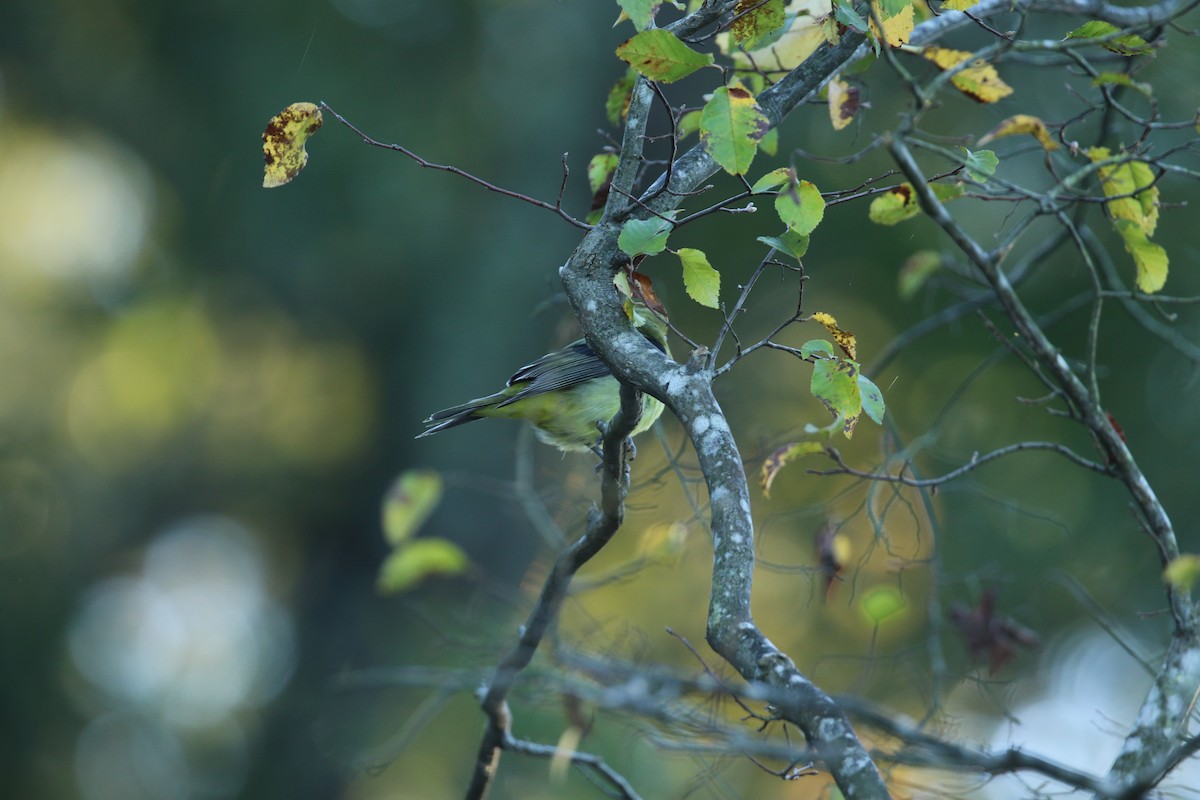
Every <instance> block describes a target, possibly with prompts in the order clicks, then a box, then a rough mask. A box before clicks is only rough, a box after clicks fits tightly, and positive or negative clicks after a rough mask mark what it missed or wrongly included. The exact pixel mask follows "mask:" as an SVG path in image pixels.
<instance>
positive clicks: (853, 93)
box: [829, 75, 859, 131]
mask: <svg viewBox="0 0 1200 800" xmlns="http://www.w3.org/2000/svg"><path fill="white" fill-rule="evenodd" d="M858 108H859V95H858V87H857V86H851V85H850V84H848V83H846V82H845V81H843V80H842V79H841V76H839V75H835V76H834V77H833V78H832V79H831V80H830V81H829V120H830V122H832V123H833V129H834V130H835V131H840V130H842V129H843V128H845V127H846V126H847V125H849V124H850V123H851V122H852V121H853V120H854V115H855V114H857V113H858Z"/></svg>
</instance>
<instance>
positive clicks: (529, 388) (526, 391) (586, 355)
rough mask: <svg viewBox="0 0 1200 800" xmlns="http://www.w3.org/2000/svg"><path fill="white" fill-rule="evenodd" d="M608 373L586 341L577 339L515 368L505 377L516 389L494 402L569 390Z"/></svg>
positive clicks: (503, 403)
mask: <svg viewBox="0 0 1200 800" xmlns="http://www.w3.org/2000/svg"><path fill="white" fill-rule="evenodd" d="M611 374H612V372H610V371H609V369H608V367H607V366H605V364H604V362H603V361H601V360H600V359H599V358H598V357H597V356H596V354H595V353H593V352H592V348H590V347H588V346H587V342H585V341H584V340H583V339H579V340H578V341H575V342H572V343H571V344H569V345H567V346H566V347H564V348H563V349H562V350H556V351H554V352H553V353H547V354H546V355H544V356H542V357H541V358H539V359H538V360H537V361H534V362H533V363H532V364H526V365H525V366H523V367H521V368H520V369H519V370H517V371H516V373H515V374H514V375H513V376H512V377H511V378H509V379H508V385H509V386H517V387H519V388H520V391H518V392H517V393H516V394H514V395H512V396H511V397H509V398H508V399H507V400H505V401H504V402H502V403H499V404H498V405H501V406H506V405H508V404H509V403H515V402H516V401H518V400H524V399H525V398H527V397H533V396H534V395H539V394H544V393H546V392H554V391H559V390H561V389H569V388H571V387H572V386H578V385H579V384H581V383H583V382H584V381H590V380H592V379H593V378H603V377H605V376H607V375H611Z"/></svg>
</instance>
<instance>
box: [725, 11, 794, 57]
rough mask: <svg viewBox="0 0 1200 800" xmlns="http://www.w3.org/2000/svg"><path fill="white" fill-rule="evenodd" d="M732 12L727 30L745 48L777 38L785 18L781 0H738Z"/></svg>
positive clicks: (756, 46)
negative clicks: (732, 18) (732, 16)
mask: <svg viewBox="0 0 1200 800" xmlns="http://www.w3.org/2000/svg"><path fill="white" fill-rule="evenodd" d="M733 14H734V20H733V24H731V25H730V26H729V32H730V33H731V34H732V35H733V40H734V41H735V42H736V43H737V44H738V45H740V46H741V47H744V48H745V49H747V50H757V49H758V48H760V47H763V46H764V45H767V44H770V43H771V41H772V40H775V39H778V38H779V34H780V32H781V31H782V29H783V23H784V20H785V19H786V16H785V15H784V13H783V0H765V2H764V0H738V4H737V6H736V7H735V8H734V9H733Z"/></svg>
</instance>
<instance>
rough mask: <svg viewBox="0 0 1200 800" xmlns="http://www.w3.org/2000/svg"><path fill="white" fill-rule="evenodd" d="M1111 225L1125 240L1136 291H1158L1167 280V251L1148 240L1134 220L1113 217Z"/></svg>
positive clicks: (1150, 292)
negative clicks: (1135, 281) (1131, 257)
mask: <svg viewBox="0 0 1200 800" xmlns="http://www.w3.org/2000/svg"><path fill="white" fill-rule="evenodd" d="M1113 227H1114V228H1115V229H1116V231H1117V233H1119V234H1120V235H1121V238H1122V239H1123V240H1125V251H1126V252H1127V253H1129V255H1131V256H1133V265H1134V266H1135V267H1136V268H1137V288H1138V291H1140V292H1145V293H1146V294H1154V293H1155V292H1157V291H1160V290H1161V289H1162V288H1163V286H1164V285H1165V284H1166V282H1167V267H1168V266H1169V259H1168V258H1167V251H1166V250H1164V249H1163V248H1162V247H1161V246H1159V245H1157V244H1155V243H1154V242H1152V241H1150V240H1149V239H1148V238H1147V237H1146V232H1145V231H1143V230H1142V228H1141V226H1139V225H1138V224H1137V223H1136V222H1131V221H1130V220H1127V219H1114V220H1113Z"/></svg>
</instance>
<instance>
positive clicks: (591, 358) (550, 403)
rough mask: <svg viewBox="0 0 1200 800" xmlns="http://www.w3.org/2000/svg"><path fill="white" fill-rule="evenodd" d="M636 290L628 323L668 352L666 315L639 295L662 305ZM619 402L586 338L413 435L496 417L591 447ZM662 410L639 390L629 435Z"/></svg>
mask: <svg viewBox="0 0 1200 800" xmlns="http://www.w3.org/2000/svg"><path fill="white" fill-rule="evenodd" d="M635 274H636V273H635ZM643 280H644V279H643ZM634 283H635V285H637V283H638V282H636V281H635V282H634ZM641 289H642V287H639V290H635V291H636V293H637V294H640V295H641V297H635V298H634V299H633V300H632V301H631V302H630V303H629V304H627V305H626V309H627V310H628V311H629V312H630V315H631V317H632V320H633V324H634V327H635V328H637V329H638V331H640V332H641V333H642V335H643V336H645V337H646V339H647V340H649V341H650V343H651V344H653V345H654V346H655V347H657V348H658V349H659V350H661V351H662V352H663V353H666V354H667V355H670V351H669V350H668V349H667V322H666V319H665V317H663V316H660V315H659V314H658V313H657V312H656V311H653V310H651V308H650V307H648V306H647V303H646V302H645V301H644V300H643V299H642V297H646V296H647V295H648V296H649V298H651V303H652V304H655V305H657V306H658V308H662V305H661V303H658V301H657V298H654V297H653V292H652V290H650V289H649V287H648V285H646V286H645V288H644V292H645V294H643V292H642V291H640V290H641ZM664 311H665V309H664ZM620 406H621V385H620V383H619V382H618V381H617V379H616V378H615V377H613V374H612V372H611V370H609V368H608V365H607V364H605V363H604V362H603V361H601V360H600V358H599V356H597V355H596V354H595V353H593V352H592V348H591V347H589V346H588V344H587V342H586V341H585V340H583V339H578V340H576V341H574V342H572V343H571V344H569V345H567V346H566V347H564V348H563V349H561V350H556V351H554V352H553V353H547V354H546V355H544V356H542V357H541V358H539V359H538V360H537V361H534V362H533V363H531V364H526V365H525V366H523V367H521V368H520V369H519V370H517V371H516V373H514V374H513V376H512V377H511V378H509V379H508V384H507V385H506V386H505V387H504V388H503V389H501V390H500V391H498V392H496V393H495V394H490V395H488V396H487V397H480V398H477V399H475V400H471V401H469V402H466V403H463V404H462V405H457V406H452V407H451V408H447V409H443V410H442V411H438V412H435V413H434V414H432V415H430V417H429V419H427V420H425V424H426V425H427V426H428V427H427V428H426V429H425V431H424V432H422V433H420V434H418V435H417V438H418V439H419V438H421V437H422V436H429V435H431V434H434V433H439V432H441V431H444V430H446V429H447V428H453V427H455V426H458V425H462V424H464V423H467V422H472V421H474V420H477V419H483V418H485V417H501V418H505V419H523V420H528V421H529V422H530V423H532V425H533V428H534V432H535V433H536V434H537V437H538V439H540V440H541V441H543V442H545V443H546V444H550V445H554V446H555V447H557V448H558V449H559V450H577V451H583V450H594V449H595V448H596V446H597V444H598V443H599V440H600V435H601V426H603V425H607V424H608V422H609V420H611V419H612V418H613V416H615V415H616V413H617V410H618V409H619V408H620ZM662 412H663V405H662V403H660V402H659V401H658V400H656V399H654V398H653V397H650V396H649V395H642V416H641V419H640V420H639V421H638V423H637V425H636V427H634V429H633V434H631V435H637V434H639V433H641V432H643V431H645V430H647V429H648V428H649V427H650V426H651V425H653V424H654V422H655V421H656V420H657V419H658V418H659V417H660V416H661V415H662Z"/></svg>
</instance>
